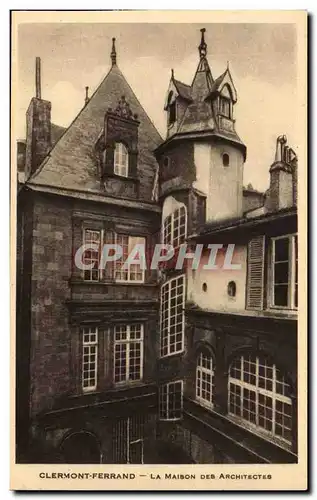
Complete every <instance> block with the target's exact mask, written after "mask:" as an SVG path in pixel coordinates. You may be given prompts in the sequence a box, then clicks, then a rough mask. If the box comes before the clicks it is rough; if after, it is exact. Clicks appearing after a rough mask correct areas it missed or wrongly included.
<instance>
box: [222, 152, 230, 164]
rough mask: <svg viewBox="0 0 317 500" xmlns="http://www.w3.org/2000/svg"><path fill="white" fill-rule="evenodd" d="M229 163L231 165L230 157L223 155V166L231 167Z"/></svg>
mask: <svg viewBox="0 0 317 500" xmlns="http://www.w3.org/2000/svg"><path fill="white" fill-rule="evenodd" d="M229 163H230V158H229V155H228V154H227V153H224V154H223V155H222V164H223V166H224V167H229Z"/></svg>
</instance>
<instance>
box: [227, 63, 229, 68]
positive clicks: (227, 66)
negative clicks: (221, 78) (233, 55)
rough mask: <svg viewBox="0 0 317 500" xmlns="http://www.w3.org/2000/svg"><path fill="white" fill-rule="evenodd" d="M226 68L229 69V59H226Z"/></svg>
mask: <svg viewBox="0 0 317 500" xmlns="http://www.w3.org/2000/svg"><path fill="white" fill-rule="evenodd" d="M227 69H228V70H229V61H227Z"/></svg>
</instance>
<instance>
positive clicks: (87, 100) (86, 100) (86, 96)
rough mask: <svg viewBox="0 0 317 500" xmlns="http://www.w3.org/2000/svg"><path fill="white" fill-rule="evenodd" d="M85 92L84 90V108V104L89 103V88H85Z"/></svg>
mask: <svg viewBox="0 0 317 500" xmlns="http://www.w3.org/2000/svg"><path fill="white" fill-rule="evenodd" d="M85 90H86V95H85V106H86V104H88V102H89V97H88V90H89V87H85Z"/></svg>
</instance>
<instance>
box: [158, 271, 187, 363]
mask: <svg viewBox="0 0 317 500" xmlns="http://www.w3.org/2000/svg"><path fill="white" fill-rule="evenodd" d="M181 278H182V282H183V292H182V322H181V325H182V330H181V334H182V340H181V348H180V349H178V350H177V351H173V352H171V345H174V344H177V341H176V332H175V334H174V337H175V342H174V343H172V344H171V332H170V328H171V318H172V315H171V309H172V307H171V300H172V299H173V298H172V297H171V291H172V283H173V282H176V281H177V280H179V279H181ZM177 286H178V285H176V289H177ZM165 288H168V292H167V294H168V299H167V302H166V304H167V306H166V313H165V315H166V317H165V318H164V319H163V306H164V301H163V299H162V295H163V291H164V289H165ZM174 298H175V299H176V303H177V295H176V296H175V297H174ZM185 299H186V275H185V274H181V275H179V276H175V277H174V278H171V279H169V280H168V281H166V282H165V283H163V285H162V286H161V290H160V301H161V302H160V357H161V358H166V357H169V356H174V355H177V354H180V353H182V352H184V341H185V338H184V337H185V312H184V307H185ZM175 307H177V306H176V304H175ZM175 317H177V313H175ZM166 320H167V325H166V335H163V333H164V330H163V322H164V321H166ZM177 324H180V323H176V320H175V327H176V325H177ZM164 338H167V343H166V346H167V353H166V354H162V352H163V349H164V345H163V339H164ZM175 347H176V345H175Z"/></svg>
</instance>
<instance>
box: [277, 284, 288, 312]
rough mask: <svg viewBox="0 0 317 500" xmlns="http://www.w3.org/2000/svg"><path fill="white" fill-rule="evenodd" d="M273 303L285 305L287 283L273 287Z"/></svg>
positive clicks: (286, 302)
mask: <svg viewBox="0 0 317 500" xmlns="http://www.w3.org/2000/svg"><path fill="white" fill-rule="evenodd" d="M274 305H275V306H285V307H287V305H288V285H276V286H275V287H274Z"/></svg>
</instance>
